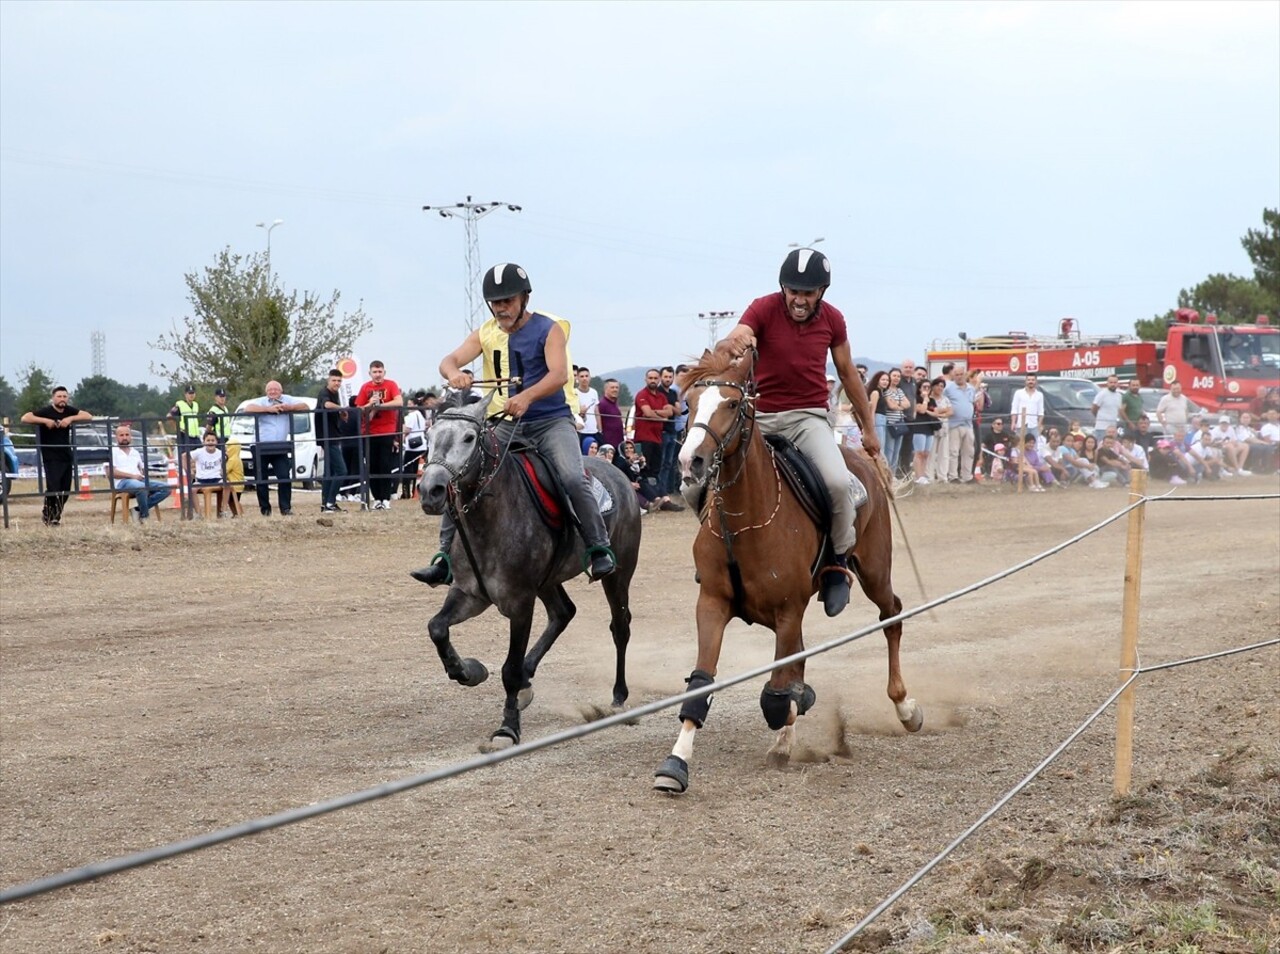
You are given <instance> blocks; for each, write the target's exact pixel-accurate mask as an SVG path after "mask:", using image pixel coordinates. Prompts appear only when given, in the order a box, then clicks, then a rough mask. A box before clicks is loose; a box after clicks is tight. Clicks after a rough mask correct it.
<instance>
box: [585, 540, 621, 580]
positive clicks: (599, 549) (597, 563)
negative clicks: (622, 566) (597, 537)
mask: <svg viewBox="0 0 1280 954" xmlns="http://www.w3.org/2000/svg"><path fill="white" fill-rule="evenodd" d="M582 559H583V562H584V563H586V564H587V575H588V576H590V577H591V579H593V580H598V579H600V577H602V576H608V575H609V574H610V573H612V572H613V571H614V570H616V569H617V568H618V560H617V557H615V556H614V555H613V551H612V550H611V549H609V541H608V540H607V539H606V540H605V542H604V543H600V544H595V545H593V546H589V547H587V552H586V553H585V554H584V555H583V557H582Z"/></svg>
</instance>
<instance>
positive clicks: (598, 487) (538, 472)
mask: <svg viewBox="0 0 1280 954" xmlns="http://www.w3.org/2000/svg"><path fill="white" fill-rule="evenodd" d="M513 456H514V457H515V459H516V462H517V463H518V464H519V470H520V476H521V477H523V478H524V485H525V489H526V490H528V492H529V497H530V498H531V499H532V500H533V504H534V508H535V509H536V510H537V511H538V514H539V515H540V516H541V517H542V522H543V523H545V524H546V525H547V527H548V528H549V529H551V530H554V531H559V530H562V529H564V525H565V516H566V514H572V512H573V507H572V505H571V504H570V503H569V499H568V497H567V496H566V495H565V493H564V490H563V489H562V488H561V486H560V482H559V481H558V480H556V477H555V474H554V473H553V472H552V470H551V468H550V467H549V466H547V462H546V461H545V460H543V459H542V457H541V455H539V454H538V453H537V452H535V451H533V450H522V451H520V452H518V453H515V454H514V455H513ZM587 476H588V477H589V478H590V480H591V493H592V495H593V496H594V497H595V500H596V506H597V508H598V509H599V510H600V514H601V516H607V515H608V514H609V513H610V512H612V510H613V508H614V500H613V495H612V494H610V493H609V489H608V488H607V487H605V485H604V484H602V483H601V482H600V481H599V480H598V479H597V478H596V477H595V475H594V474H590V473H588V474H587Z"/></svg>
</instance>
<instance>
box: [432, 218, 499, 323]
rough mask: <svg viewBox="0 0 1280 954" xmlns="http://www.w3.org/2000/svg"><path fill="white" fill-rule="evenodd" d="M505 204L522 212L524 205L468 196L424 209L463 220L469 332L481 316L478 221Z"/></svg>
mask: <svg viewBox="0 0 1280 954" xmlns="http://www.w3.org/2000/svg"><path fill="white" fill-rule="evenodd" d="M503 206H505V207H506V208H507V211H509V212H519V211H521V207H520V206H518V205H513V204H512V203H510V202H472V201H471V196H467V201H466V202H455V203H454V204H453V205H424V206H423V207H422V211H423V212H438V213H439V214H440V217H441V218H444V219H462V224H463V227H464V228H465V229H466V238H467V252H466V265H467V333H468V334H470V333H471V332H472V331H475V328H476V324H477V321H476V319H477V317H479V315H480V304H479V302H477V301H476V288H477V287H478V286H479V285H480V235H479V232H478V230H477V229H476V223H477V222H479V221H480V220H481V219H483V218H484V217H485V216H486V215H488V214H489V213H490V212H494V211H497V210H498V209H501V208H502V207H503Z"/></svg>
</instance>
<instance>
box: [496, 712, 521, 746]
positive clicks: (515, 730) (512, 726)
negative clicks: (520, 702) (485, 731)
mask: <svg viewBox="0 0 1280 954" xmlns="http://www.w3.org/2000/svg"><path fill="white" fill-rule="evenodd" d="M493 738H495V739H499V738H508V739H510V740H511V741H512V742H513V743H515V744H516V745H519V744H520V708H519V706H517V707H516V708H514V709H508V708H506V707H505V706H504V707H503V709H502V725H501V726H499V727H498V731H497V732H495V733H493Z"/></svg>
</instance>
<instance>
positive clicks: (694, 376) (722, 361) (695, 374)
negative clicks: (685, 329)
mask: <svg viewBox="0 0 1280 954" xmlns="http://www.w3.org/2000/svg"><path fill="white" fill-rule="evenodd" d="M747 366H748V365H747V363H746V362H744V361H743V360H742V359H741V358H735V357H734V356H733V355H731V354H729V352H728V351H720V350H716V351H703V352H702V357H701V358H699V359H698V363H697V364H695V365H694V366H693V367H691V368H689V370H688V371H685V372H684V373H683V374H681V375H680V376H679V377H678V378H677V379H676V385H677V386H678V387H679V388H680V393H681V394H684V392H685V391H687V390H689V388H690V387H692V386H693V385H694V384H696V383H697V382H698V381H701V380H702V379H703V378H714V377H728V378H736V379H737V380H742V379H743V378H744V377H745V376H746V371H747Z"/></svg>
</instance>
